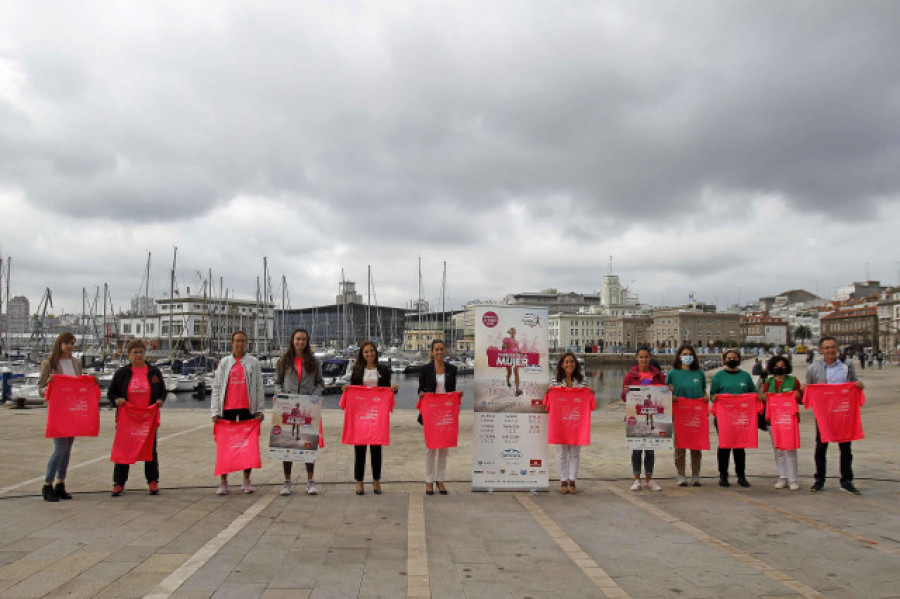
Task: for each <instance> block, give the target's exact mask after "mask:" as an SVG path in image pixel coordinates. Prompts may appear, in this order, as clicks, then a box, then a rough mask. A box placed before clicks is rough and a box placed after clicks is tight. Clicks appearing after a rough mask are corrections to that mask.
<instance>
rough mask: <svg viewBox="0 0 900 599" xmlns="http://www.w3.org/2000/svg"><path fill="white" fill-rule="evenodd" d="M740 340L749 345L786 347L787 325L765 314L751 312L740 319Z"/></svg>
mask: <svg viewBox="0 0 900 599" xmlns="http://www.w3.org/2000/svg"><path fill="white" fill-rule="evenodd" d="M741 339H743V341H744V343H748V344H751V345H754V344H758V345H787V342H788V323H787V321H786V320H784V319H781V318H775V317H774V316H772V315H770V314H768V313H767V312H751V313H750V314H747V315H745V316H744V317H743V318H741Z"/></svg>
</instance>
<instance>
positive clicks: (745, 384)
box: [709, 349, 756, 487]
mask: <svg viewBox="0 0 900 599" xmlns="http://www.w3.org/2000/svg"><path fill="white" fill-rule="evenodd" d="M722 363H723V364H724V365H725V368H723V369H722V370H720V371H719V372H717V373H716V374H714V375H713V377H712V381H711V382H710V385H709V397H710V399H711V400H712V401H716V398H717V396H718V395H719V394H720V393H721V394H725V395H741V394H743V393H753V392H754V391H756V387H755V386H754V385H753V377H751V376H750V373H749V372H747V371H746V370H741V352H739V351H738V350H736V349H729V350H728V351H726V352H725V354H724V355H723V356H722ZM716 430H719V427H718V423H716ZM731 452H734V471H735V474H737V482H738V484H739V485H740V486H742V487H749V486H750V482H749V481H748V480H747V473H746V467H747V453H746V452H745V451H744V450H743V449H741V448H735V449H729V448H727V447H719V449H718V456H717V457H718V461H719V486H720V487H730V486H731V484H730V483H729V482H728V462H729V461H730V460H731Z"/></svg>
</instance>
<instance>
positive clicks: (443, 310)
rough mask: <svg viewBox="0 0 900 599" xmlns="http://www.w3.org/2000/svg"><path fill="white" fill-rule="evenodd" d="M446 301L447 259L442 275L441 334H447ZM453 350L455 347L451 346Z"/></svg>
mask: <svg viewBox="0 0 900 599" xmlns="http://www.w3.org/2000/svg"><path fill="white" fill-rule="evenodd" d="M446 301H447V261H446V260H444V273H443V275H441V336H444V335H446V334H447V311H446V306H445V304H446ZM450 349H451V351H452V350H453V348H452V347H451V348H450Z"/></svg>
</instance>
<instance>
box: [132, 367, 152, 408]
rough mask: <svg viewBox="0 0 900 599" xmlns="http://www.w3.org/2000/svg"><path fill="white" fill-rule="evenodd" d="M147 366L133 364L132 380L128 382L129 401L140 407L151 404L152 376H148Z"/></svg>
mask: <svg viewBox="0 0 900 599" xmlns="http://www.w3.org/2000/svg"><path fill="white" fill-rule="evenodd" d="M148 370H149V368H148V367H147V366H141V367H137V366H132V367H131V381H129V383H128V397H127V399H128V403H130V404H132V405H134V406H136V407H138V408H146V407H149V406H150V378H149V377H148V376H147V371H148Z"/></svg>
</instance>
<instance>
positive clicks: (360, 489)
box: [356, 483, 366, 495]
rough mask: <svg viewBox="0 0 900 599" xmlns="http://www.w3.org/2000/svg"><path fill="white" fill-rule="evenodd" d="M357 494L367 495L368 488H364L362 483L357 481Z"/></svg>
mask: <svg viewBox="0 0 900 599" xmlns="http://www.w3.org/2000/svg"><path fill="white" fill-rule="evenodd" d="M356 494H357V495H365V494H366V490H365V489H364V488H363V484H362V483H356Z"/></svg>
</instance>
